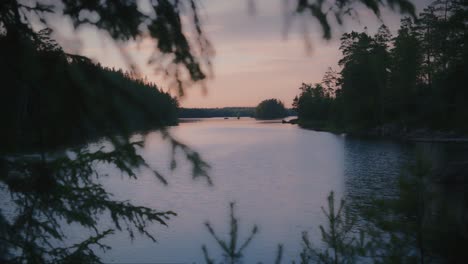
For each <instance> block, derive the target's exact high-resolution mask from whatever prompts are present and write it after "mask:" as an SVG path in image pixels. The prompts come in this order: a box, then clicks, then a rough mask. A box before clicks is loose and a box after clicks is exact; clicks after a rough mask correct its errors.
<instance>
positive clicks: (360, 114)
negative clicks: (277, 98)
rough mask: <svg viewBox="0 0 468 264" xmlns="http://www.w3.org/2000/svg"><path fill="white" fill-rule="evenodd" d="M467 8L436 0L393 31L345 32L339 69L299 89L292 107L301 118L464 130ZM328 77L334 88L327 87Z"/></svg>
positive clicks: (354, 126)
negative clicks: (416, 18)
mask: <svg viewBox="0 0 468 264" xmlns="http://www.w3.org/2000/svg"><path fill="white" fill-rule="evenodd" d="M467 8H468V6H467V3H466V1H458V0H448V1H434V2H433V3H432V4H430V5H429V6H428V7H427V8H425V9H424V11H423V12H422V13H421V14H420V15H419V19H418V20H417V21H413V20H412V19H410V18H404V19H402V21H401V26H400V29H399V30H398V32H397V35H396V36H392V35H391V34H390V32H389V31H388V29H387V28H386V27H385V26H381V27H380V29H379V30H378V32H377V33H376V34H375V35H374V36H371V35H369V34H368V33H366V32H351V33H345V34H343V36H342V37H341V46H340V50H341V52H342V55H343V56H342V59H341V60H340V62H339V64H340V66H341V71H340V72H339V73H337V74H335V76H334V77H333V78H331V79H330V78H328V76H329V74H328V75H326V78H324V81H323V82H322V84H317V85H303V86H302V87H301V88H300V89H301V94H300V95H299V96H298V97H297V98H296V99H295V102H294V105H295V107H296V109H297V111H298V115H299V118H300V119H302V123H303V124H304V123H309V124H311V126H317V127H329V128H338V129H340V130H345V131H360V130H361V131H362V130H368V129H372V128H381V132H382V133H385V131H384V130H385V129H384V128H385V127H389V128H391V130H396V131H403V132H404V131H407V130H408V129H414V130H417V129H431V130H443V131H452V132H458V133H463V134H466V133H468V127H467V122H466V120H467V118H468V107H467V104H466V103H465V101H466V98H468V89H466V83H468V80H467V79H466V78H467V76H468V71H467V63H466V62H467V61H468V60H467V59H468V57H467V56H468V48H467V44H466V43H467V36H468V34H467V33H468V26H467V25H468V23H467V22H468V21H467V19H468V13H467ZM328 80H332V81H331V82H330V81H328ZM330 83H331V84H332V85H334V93H333V94H328V93H324V92H323V86H327V85H328V84H330ZM314 121H318V122H319V123H320V124H318V123H317V122H314Z"/></svg>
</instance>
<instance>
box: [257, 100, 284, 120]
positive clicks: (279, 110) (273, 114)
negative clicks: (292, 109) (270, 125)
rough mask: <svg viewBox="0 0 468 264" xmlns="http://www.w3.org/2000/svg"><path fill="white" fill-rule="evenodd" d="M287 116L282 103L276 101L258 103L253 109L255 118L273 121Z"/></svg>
mask: <svg viewBox="0 0 468 264" xmlns="http://www.w3.org/2000/svg"><path fill="white" fill-rule="evenodd" d="M286 116H288V111H287V110H286V108H285V107H284V104H283V102H281V101H280V100H278V99H267V100H263V101H262V102H260V103H259V104H258V105H257V107H256V108H255V118H257V119H275V118H282V117H286Z"/></svg>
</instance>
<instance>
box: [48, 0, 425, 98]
mask: <svg viewBox="0 0 468 264" xmlns="http://www.w3.org/2000/svg"><path fill="white" fill-rule="evenodd" d="M430 2H431V1H428V0H418V1H416V2H415V4H416V7H417V10H418V12H419V11H421V10H422V8H423V7H425V6H426V5H427V4H428V3H430ZM255 3H256V8H255V10H256V12H255V14H252V12H249V5H248V1H247V0H230V1H219V0H201V1H200V4H201V15H202V17H203V21H204V29H205V31H206V34H207V36H208V38H209V39H210V40H211V42H212V44H213V46H214V48H215V51H216V55H215V57H214V60H213V63H214V76H213V78H212V79H209V80H208V82H207V88H208V90H207V93H206V94H205V93H203V91H202V89H201V88H200V87H198V86H194V87H191V88H189V89H188V90H187V91H186V95H185V96H184V97H183V98H181V106H183V107H224V106H255V105H256V104H258V103H259V102H260V101H262V100H264V99H268V98H278V99H280V100H282V101H283V102H284V103H285V105H286V106H288V107H290V106H291V103H292V100H293V98H294V96H295V95H296V94H298V87H299V86H300V85H301V83H302V82H306V83H315V82H320V80H321V79H322V76H323V74H324V72H325V71H326V70H327V68H328V67H332V68H333V69H336V70H339V68H338V65H337V63H338V60H339V58H340V55H341V54H340V52H339V50H338V47H339V37H340V35H341V34H342V33H343V32H347V31H351V30H357V31H362V30H364V27H367V28H368V29H367V31H368V32H369V33H370V34H373V33H375V31H376V29H377V28H378V27H379V26H380V25H381V23H382V22H381V21H379V20H378V19H377V18H375V16H374V15H373V13H371V12H370V11H368V10H366V9H365V8H363V7H362V6H356V8H357V10H360V11H361V12H360V17H359V21H357V20H352V19H350V18H349V19H346V20H345V25H344V26H343V27H334V32H333V39H332V40H329V41H326V40H323V39H322V38H321V28H320V27H319V26H318V23H317V22H316V21H315V20H313V19H310V20H309V21H308V23H307V25H308V29H309V32H310V38H311V40H312V45H313V46H312V49H311V51H310V52H307V49H306V45H305V41H304V34H303V30H302V28H303V27H302V26H303V23H302V21H301V20H300V19H297V20H294V21H293V23H292V25H291V26H290V27H289V30H287V32H288V34H287V36H285V34H284V32H285V30H284V29H285V23H284V22H285V21H284V19H283V18H284V16H283V10H284V9H283V5H282V3H283V2H282V0H256V1H255ZM400 18H401V16H400V15H398V14H395V13H393V12H390V11H388V10H385V11H384V12H383V14H382V20H383V22H384V23H385V24H386V25H387V26H388V27H389V28H390V30H391V31H392V33H395V32H396V30H397V29H398V27H399V20H400ZM52 19H57V20H55V21H53V22H55V23H54V24H56V25H59V26H57V27H56V28H55V37H56V38H57V39H58V41H59V43H60V44H61V45H62V46H63V47H64V48H65V50H66V51H67V52H70V53H79V54H81V55H84V56H88V57H90V58H92V59H93V60H95V61H98V62H100V63H101V64H103V65H106V66H110V67H116V68H126V67H127V64H126V63H125V60H124V59H123V58H122V55H121V52H119V51H118V49H117V48H116V46H115V44H113V43H112V41H110V40H109V38H108V37H105V36H103V34H102V33H101V32H97V31H95V30H94V29H88V28H83V29H80V30H78V32H73V30H72V27H71V23H70V22H69V21H63V20H58V18H52ZM124 48H125V50H126V51H128V54H130V55H131V58H132V59H133V60H134V61H135V62H136V63H137V64H138V66H139V68H140V70H141V72H142V73H143V74H144V75H145V76H147V78H148V79H149V80H152V81H155V82H156V83H157V84H158V85H159V86H160V87H162V88H163V89H164V90H166V89H168V83H167V81H164V80H163V79H162V77H161V76H160V75H156V74H155V73H154V67H153V66H148V65H147V64H146V61H147V59H148V56H149V54H150V53H151V52H152V50H153V49H154V43H151V42H150V41H143V42H141V43H139V44H137V43H128V44H126V45H125V46H124ZM173 93H174V94H176V91H173Z"/></svg>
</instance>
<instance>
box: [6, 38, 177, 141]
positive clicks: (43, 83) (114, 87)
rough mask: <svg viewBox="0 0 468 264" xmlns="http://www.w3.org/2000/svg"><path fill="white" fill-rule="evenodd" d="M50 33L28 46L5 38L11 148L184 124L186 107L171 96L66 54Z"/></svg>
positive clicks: (109, 69) (135, 78)
mask: <svg viewBox="0 0 468 264" xmlns="http://www.w3.org/2000/svg"><path fill="white" fill-rule="evenodd" d="M50 33H51V31H50V30H48V29H46V30H42V31H40V32H38V33H37V34H36V35H35V36H34V37H33V38H32V39H29V40H28V41H21V39H19V37H21V36H16V37H15V36H12V35H11V34H10V35H3V36H0V56H1V58H2V60H1V61H0V71H1V72H2V76H3V78H2V89H1V92H2V95H1V96H0V108H1V110H0V112H1V114H0V115H1V120H2V129H1V132H0V137H2V138H4V139H5V138H7V139H8V140H7V141H5V142H4V143H3V144H2V146H3V147H4V148H6V149H16V150H18V149H21V146H27V148H31V147H33V148H38V147H41V148H46V149H49V148H54V147H57V146H61V145H69V144H75V143H80V142H84V141H86V140H89V139H92V138H98V137H100V136H103V135H105V134H106V133H119V132H122V131H121V130H122V129H125V132H127V133H131V132H133V131H140V130H146V129H151V128H158V127H162V126H167V125H174V124H177V112H178V102H177V100H176V99H175V98H173V97H171V95H170V94H168V93H166V92H163V91H162V90H160V89H159V88H158V87H157V86H156V85H155V84H154V83H150V82H148V81H146V80H143V79H139V78H138V77H137V76H136V75H135V74H132V73H130V72H124V71H122V70H120V69H119V70H116V69H114V68H108V67H104V66H102V65H100V64H99V63H94V62H92V61H91V60H90V59H88V58H86V57H83V56H77V55H71V54H67V53H65V52H64V51H63V50H62V48H61V47H60V46H59V45H58V44H57V43H56V42H55V41H54V40H52V39H51V38H50ZM18 45H20V46H21V49H18V48H17V47H15V46H18ZM18 52H21V53H22V54H18ZM18 58H20V59H18ZM17 80H21V81H22V83H23V85H18V83H17ZM12 113H15V114H12ZM91 113H92V114H91Z"/></svg>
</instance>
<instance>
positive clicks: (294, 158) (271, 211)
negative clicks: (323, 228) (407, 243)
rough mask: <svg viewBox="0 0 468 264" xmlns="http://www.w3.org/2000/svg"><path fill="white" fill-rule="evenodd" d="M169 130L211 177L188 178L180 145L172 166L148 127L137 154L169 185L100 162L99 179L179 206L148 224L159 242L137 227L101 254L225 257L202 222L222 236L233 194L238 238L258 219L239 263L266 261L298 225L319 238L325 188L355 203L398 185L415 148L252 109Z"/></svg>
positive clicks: (188, 259) (137, 198)
mask: <svg viewBox="0 0 468 264" xmlns="http://www.w3.org/2000/svg"><path fill="white" fill-rule="evenodd" d="M170 132H171V134H172V135H173V136H174V137H176V138H177V139H179V140H181V141H183V142H184V143H186V144H188V145H189V146H191V147H192V148H193V149H195V150H197V151H199V152H200V154H201V155H202V156H203V158H204V159H205V160H206V161H208V162H209V164H210V165H211V166H212V169H211V170H210V176H211V178H212V180H213V182H214V186H209V185H208V184H207V182H206V181H205V180H204V179H197V180H192V178H191V174H190V169H191V166H190V164H189V163H188V162H185V161H184V160H183V157H181V156H180V155H179V159H178V164H177V165H178V166H177V168H176V170H175V171H173V172H171V171H170V169H169V163H170V159H169V156H170V146H169V145H168V144H167V142H165V141H164V140H162V139H161V136H160V134H159V133H157V132H154V133H150V134H148V135H147V138H146V143H145V148H144V150H143V151H142V152H143V155H144V157H145V158H146V159H147V162H148V163H149V164H150V165H151V166H152V167H154V168H157V169H158V170H160V171H162V172H164V173H165V174H166V175H167V179H168V181H169V186H163V185H162V184H161V183H160V182H159V181H158V180H157V179H156V178H155V177H154V175H152V174H151V173H150V172H148V171H144V170H143V171H141V172H140V176H139V178H138V179H137V180H127V179H126V178H125V177H120V172H118V171H117V170H115V169H113V168H106V167H103V168H101V170H102V171H103V172H105V173H108V174H109V175H110V177H108V178H106V179H104V180H103V181H104V182H105V184H106V185H107V186H108V187H109V188H110V190H112V192H113V193H115V195H116V197H117V198H119V199H128V200H131V201H133V202H135V203H137V204H140V205H145V206H150V207H153V208H157V209H159V210H173V211H175V212H177V213H178V216H177V217H174V218H173V219H172V220H170V222H169V227H164V226H160V225H154V226H153V227H152V228H151V230H152V231H153V233H155V234H156V237H157V239H158V242H157V243H152V242H151V241H150V240H148V239H146V238H142V237H138V236H137V237H136V239H135V240H134V241H133V242H131V241H129V239H128V235H127V234H126V233H122V234H116V235H113V236H112V237H110V238H109V239H107V240H106V242H107V243H108V244H109V245H111V246H112V250H110V251H107V252H105V253H103V254H102V256H103V257H104V261H106V262H131V263H135V262H138V263H142V262H144V263H194V262H195V263H204V261H203V255H202V251H201V246H202V245H203V244H206V245H207V247H208V250H209V252H210V253H211V255H212V257H216V258H217V259H221V253H220V252H221V251H220V250H219V247H218V246H217V244H215V243H214V240H213V239H212V237H210V235H209V234H208V232H207V230H206V228H205V226H204V222H205V221H210V222H211V223H212V224H213V226H214V228H215V230H216V231H218V233H219V234H220V235H221V236H223V237H225V238H227V231H228V204H229V202H231V201H236V202H237V212H236V213H237V215H238V217H239V218H240V236H241V240H243V238H245V237H246V236H247V234H248V232H249V231H250V229H251V228H252V226H253V225H254V224H257V225H258V226H259V227H260V232H259V233H258V235H257V236H256V237H255V238H254V240H253V241H252V243H251V245H250V246H249V247H248V248H247V250H246V251H245V261H244V263H257V262H258V261H261V262H263V263H272V262H273V259H274V256H275V250H276V247H277V244H278V243H282V244H283V245H284V249H285V251H284V258H283V260H293V259H296V260H297V259H298V255H299V254H298V253H299V251H300V236H301V232H302V231H304V230H307V231H309V234H310V235H311V237H312V239H313V241H314V242H315V243H316V244H319V243H320V235H319V232H318V231H319V230H318V225H319V224H321V223H323V221H324V216H323V214H322V212H321V209H320V207H321V206H323V205H325V199H326V196H327V195H328V193H329V192H330V191H331V190H334V191H335V192H336V194H337V196H338V197H345V198H348V200H350V201H358V202H361V203H362V202H365V201H366V199H367V198H369V197H372V196H374V195H394V194H395V192H396V190H395V183H396V176H398V174H399V172H400V169H401V167H402V166H403V165H404V164H405V163H406V162H407V161H408V160H409V157H411V155H412V154H413V153H414V151H415V149H417V148H418V146H414V145H404V144H399V143H397V142H392V141H376V140H357V139H350V138H347V137H345V136H340V135H334V134H330V133H325V132H315V131H310V130H303V129H300V128H298V127H297V126H294V125H287V124H281V123H278V122H260V121H255V120H253V119H248V118H243V119H240V120H235V119H229V120H223V119H204V120H201V121H199V122H189V123H182V124H181V125H180V126H177V127H173V128H171V129H170ZM424 147H426V148H427V146H424ZM105 219H106V218H105V217H103V225H104V226H106V224H105V223H106V220H105ZM76 236H78V237H79V234H76Z"/></svg>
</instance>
